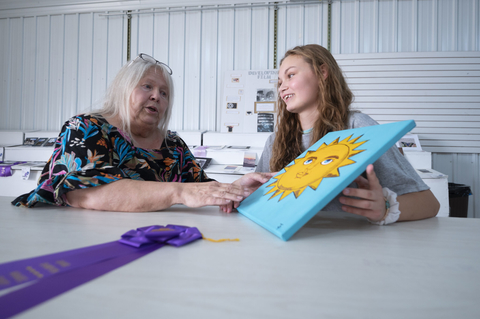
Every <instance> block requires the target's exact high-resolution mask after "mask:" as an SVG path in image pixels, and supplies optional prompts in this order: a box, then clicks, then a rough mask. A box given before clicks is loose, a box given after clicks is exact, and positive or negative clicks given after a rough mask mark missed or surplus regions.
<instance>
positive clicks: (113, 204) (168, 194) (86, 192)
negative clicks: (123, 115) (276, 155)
mask: <svg viewBox="0 0 480 319" xmlns="http://www.w3.org/2000/svg"><path fill="white" fill-rule="evenodd" d="M246 192H247V193H246ZM247 195H248V191H247V190H244V187H243V186H238V185H233V184H222V183H218V182H207V183H176V182H151V181H137V180H131V179H123V180H119V181H116V182H113V183H110V184H105V185H101V186H96V187H90V188H86V189H77V190H74V191H70V192H68V193H67V194H66V196H67V201H68V204H69V205H70V206H73V207H78V208H86V209H95V210H107V211H127V212H147V211H159V210H162V209H166V208H169V207H170V206H172V205H175V204H184V205H186V206H189V207H201V206H208V205H216V206H219V205H226V204H228V203H230V202H232V201H240V200H242V199H243V198H244V197H246V196H247Z"/></svg>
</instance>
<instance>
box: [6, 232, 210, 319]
mask: <svg viewBox="0 0 480 319" xmlns="http://www.w3.org/2000/svg"><path fill="white" fill-rule="evenodd" d="M200 238H202V234H201V233H200V231H199V230H198V229H197V228H195V227H186V226H178V225H167V226H165V227H164V226H158V225H155V226H147V227H141V228H138V229H137V230H130V231H128V232H126V233H125V234H123V235H122V238H121V239H120V240H118V241H113V242H109V243H105V244H100V245H95V246H89V247H84V248H79V249H74V250H69V251H64V252H60V253H56V254H50V255H44V256H40V257H34V258H29V259H23V260H18V261H13V262H8V263H4V264H0V290H2V289H6V288H10V287H14V286H17V285H20V284H24V283H27V282H31V284H30V285H28V286H26V287H24V288H22V289H19V290H16V291H14V292H11V293H8V294H6V295H4V296H1V297H0V319H3V318H9V317H11V316H14V315H16V314H19V313H20V312H22V311H25V310H27V309H30V308H31V307H34V306H36V305H38V304H40V303H42V302H44V301H47V300H49V299H51V298H53V297H55V296H57V295H59V294H61V293H64V292H66V291H68V290H70V289H73V288H75V287H77V286H80V285H82V284H84V283H86V282H88V281H90V280H93V279H95V278H97V277H99V276H102V275H104V274H106V273H108V272H110V271H112V270H114V269H116V268H119V267H121V266H123V265H126V264H127V263H129V262H131V261H133V260H136V259H138V258H140V257H142V256H144V255H146V254H148V253H150V252H152V251H154V250H157V249H159V248H161V247H163V246H164V245H165V244H168V245H172V246H175V247H180V246H183V245H186V244H188V243H190V242H192V241H194V240H197V239H200Z"/></svg>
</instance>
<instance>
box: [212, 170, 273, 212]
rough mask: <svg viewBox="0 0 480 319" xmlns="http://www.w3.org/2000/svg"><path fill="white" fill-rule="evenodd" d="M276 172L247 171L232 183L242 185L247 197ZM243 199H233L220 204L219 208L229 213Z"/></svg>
mask: <svg viewBox="0 0 480 319" xmlns="http://www.w3.org/2000/svg"><path fill="white" fill-rule="evenodd" d="M275 174H276V173H248V174H245V175H243V176H242V177H240V178H239V179H237V180H236V181H235V182H233V183H232V185H237V186H241V187H243V189H244V191H245V197H248V196H249V195H250V194H251V193H253V192H254V191H256V190H257V189H258V188H259V187H260V186H262V185H263V184H264V183H266V182H268V180H269V179H270V178H272V176H274V175H275ZM242 200H243V198H242V199H241V200H235V201H233V202H230V203H227V204H226V205H221V206H220V209H221V210H222V211H223V212H225V213H231V212H232V210H233V209H234V208H237V207H238V205H240V202H241V201H242Z"/></svg>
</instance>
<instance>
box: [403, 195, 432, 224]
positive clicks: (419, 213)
mask: <svg viewBox="0 0 480 319" xmlns="http://www.w3.org/2000/svg"><path fill="white" fill-rule="evenodd" d="M397 201H398V203H399V204H400V207H399V208H400V211H401V214H400V217H399V218H398V221H407V220H419V219H425V218H431V217H435V216H436V215H437V214H438V210H439V209H440V203H439V202H438V200H437V199H436V198H435V195H433V193H432V192H431V191H430V190H426V191H421V192H415V193H408V194H403V195H400V196H398V197H397Z"/></svg>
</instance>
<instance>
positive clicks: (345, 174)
mask: <svg viewBox="0 0 480 319" xmlns="http://www.w3.org/2000/svg"><path fill="white" fill-rule="evenodd" d="M414 127H415V122H414V121H413V120H409V121H401V122H395V123H388V124H381V125H374V126H367V127H361V128H355V129H350V130H344V131H337V132H331V133H328V134H327V135H325V136H324V137H323V138H322V139H320V140H319V141H317V142H316V143H315V144H314V145H312V146H311V147H310V148H308V149H307V150H306V151H305V152H303V153H302V154H301V155H300V156H298V157H297V158H296V159H295V160H294V161H293V162H291V163H290V164H288V165H287V166H286V167H285V168H284V169H282V170H281V171H280V172H279V173H278V174H277V175H275V176H274V177H272V178H271V179H270V180H269V181H268V182H267V183H265V184H264V185H262V186H261V187H260V188H259V189H257V190H256V191H255V192H254V193H253V194H251V195H250V196H249V197H247V198H246V199H245V200H244V201H243V202H242V203H241V204H240V206H239V207H238V211H239V212H240V213H241V214H243V215H245V216H246V217H248V218H250V219H251V220H252V221H254V222H255V223H257V224H259V225H260V226H262V227H264V228H266V229H267V230H269V231H270V232H272V233H273V234H275V235H276V236H278V237H280V238H281V239H283V240H288V239H289V238H290V237H291V236H292V235H293V234H294V233H295V232H296V231H298V230H299V229H300V228H301V227H302V226H303V225H305V223H307V222H308V220H310V218H312V217H313V216H314V215H315V214H316V213H318V212H319V211H320V210H321V209H322V208H323V207H325V206H326V205H327V204H328V203H329V202H330V201H331V200H332V199H334V198H335V196H337V195H338V194H339V193H340V192H341V191H342V190H343V189H344V188H346V187H347V186H348V185H349V184H350V183H352V182H353V181H354V180H355V178H357V177H358V176H359V175H360V174H362V173H363V172H364V171H365V169H366V167H367V166H368V165H369V164H372V163H374V162H375V161H376V160H377V159H378V158H379V157H380V156H381V155H382V154H383V153H385V152H386V151H387V150H388V149H389V148H390V147H392V146H393V145H395V143H396V142H397V141H398V140H399V139H400V138H401V137H402V136H404V135H405V134H406V133H408V132H409V131H411V130H412V129H413V128H414Z"/></svg>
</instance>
